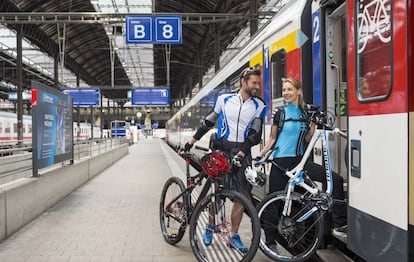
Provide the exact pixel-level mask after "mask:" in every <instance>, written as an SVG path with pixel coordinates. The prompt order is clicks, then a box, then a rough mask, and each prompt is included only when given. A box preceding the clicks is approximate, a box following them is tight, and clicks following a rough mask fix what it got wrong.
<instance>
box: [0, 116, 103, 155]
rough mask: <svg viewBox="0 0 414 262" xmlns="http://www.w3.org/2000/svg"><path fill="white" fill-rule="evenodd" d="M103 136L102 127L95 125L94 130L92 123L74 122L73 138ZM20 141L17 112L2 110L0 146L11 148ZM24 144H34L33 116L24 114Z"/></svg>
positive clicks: (81, 138) (75, 139) (84, 138)
mask: <svg viewBox="0 0 414 262" xmlns="http://www.w3.org/2000/svg"><path fill="white" fill-rule="evenodd" d="M92 132H93V138H101V129H100V127H99V126H94V127H93V131H92V129H91V124H90V123H83V122H81V123H79V126H78V123H77V122H74V123H73V139H74V141H77V140H88V139H91V138H92V135H91V134H92ZM17 142H18V137H17V114H16V113H12V112H5V111H0V146H1V147H0V148H10V147H12V146H14V145H16V144H17ZM22 142H23V144H24V145H27V146H31V144H32V117H31V116H30V115H23V141H22Z"/></svg>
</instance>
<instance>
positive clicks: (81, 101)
mask: <svg viewBox="0 0 414 262" xmlns="http://www.w3.org/2000/svg"><path fill="white" fill-rule="evenodd" d="M61 91H62V93H64V94H67V95H70V96H71V97H72V98H73V106H99V104H100V103H99V100H100V91H99V88H71V89H61Z"/></svg>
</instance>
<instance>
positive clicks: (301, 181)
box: [283, 127, 346, 222]
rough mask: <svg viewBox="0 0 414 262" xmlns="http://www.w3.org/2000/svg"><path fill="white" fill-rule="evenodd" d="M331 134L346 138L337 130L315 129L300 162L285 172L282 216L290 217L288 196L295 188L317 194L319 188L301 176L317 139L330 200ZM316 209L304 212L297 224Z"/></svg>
mask: <svg viewBox="0 0 414 262" xmlns="http://www.w3.org/2000/svg"><path fill="white" fill-rule="evenodd" d="M330 133H332V134H341V135H344V136H346V134H344V133H343V132H342V131H340V130H339V129H338V128H335V129H333V130H326V129H325V127H323V128H322V129H319V128H318V129H316V130H315V132H314V133H313V135H312V138H311V140H310V142H309V145H308V147H307V148H306V151H305V153H304V155H303V157H302V159H301V161H300V162H299V164H298V165H296V167H294V168H293V169H292V170H288V171H286V172H285V175H287V176H288V177H289V181H288V185H287V189H286V202H285V205H284V208H283V215H284V216H288V215H290V211H291V205H292V201H291V200H290V196H291V193H292V192H293V191H294V189H295V186H300V187H302V188H304V189H305V190H306V191H307V192H309V193H310V194H312V196H316V195H317V194H318V193H319V188H318V187H317V186H316V185H313V186H311V185H308V184H306V183H305V177H304V176H303V174H304V170H303V168H304V166H305V164H306V161H307V160H308V158H309V156H310V154H311V151H312V149H313V147H314V146H315V144H316V142H317V141H318V139H319V138H321V139H322V150H323V154H324V158H325V173H326V184H327V188H326V192H325V193H326V194H327V196H328V198H331V196H332V190H333V186H332V170H331V162H330V154H329V147H328V146H327V141H328V135H329V134H330ZM317 209H318V207H316V206H315V207H313V208H312V209H311V210H309V211H308V212H306V213H305V214H304V215H302V216H301V217H299V218H298V219H297V221H298V222H302V221H304V220H306V219H307V218H308V217H309V216H310V215H312V214H313V213H314V212H315V211H316V210H317Z"/></svg>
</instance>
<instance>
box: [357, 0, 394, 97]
mask: <svg viewBox="0 0 414 262" xmlns="http://www.w3.org/2000/svg"><path fill="white" fill-rule="evenodd" d="M391 6H392V1H391V0H390V1H388V0H359V1H358V4H357V5H356V8H357V10H356V14H357V19H356V20H355V21H356V25H355V28H356V29H357V30H355V32H356V37H355V39H356V41H357V45H356V46H357V49H358V50H357V74H358V75H357V76H358V77H357V79H358V81H357V84H356V88H357V89H358V90H357V91H358V92H356V93H357V94H358V99H359V100H361V101H364V100H367V101H370V100H375V101H377V100H384V99H386V98H387V95H388V94H389V93H390V92H391V87H392V82H391V79H392V70H391V69H392V64H391V58H392V45H391V43H392V41H391V40H392V39H391V38H392V32H391V29H392V17H391Z"/></svg>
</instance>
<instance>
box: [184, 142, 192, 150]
mask: <svg viewBox="0 0 414 262" xmlns="http://www.w3.org/2000/svg"><path fill="white" fill-rule="evenodd" d="M192 147H193V144H190V143H188V142H187V143H185V145H184V151H185V152H189V151H190V149H191V148H192Z"/></svg>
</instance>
